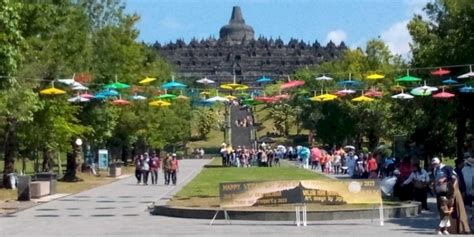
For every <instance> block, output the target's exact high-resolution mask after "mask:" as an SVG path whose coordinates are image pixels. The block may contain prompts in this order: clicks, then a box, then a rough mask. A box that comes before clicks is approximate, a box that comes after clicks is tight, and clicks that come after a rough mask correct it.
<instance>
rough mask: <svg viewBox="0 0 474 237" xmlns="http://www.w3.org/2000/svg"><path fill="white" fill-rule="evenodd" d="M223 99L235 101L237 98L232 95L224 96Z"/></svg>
mask: <svg viewBox="0 0 474 237" xmlns="http://www.w3.org/2000/svg"><path fill="white" fill-rule="evenodd" d="M224 97H225V98H227V99H228V100H236V99H237V97H235V96H233V95H226V96H224Z"/></svg>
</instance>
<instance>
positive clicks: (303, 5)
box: [125, 0, 429, 55]
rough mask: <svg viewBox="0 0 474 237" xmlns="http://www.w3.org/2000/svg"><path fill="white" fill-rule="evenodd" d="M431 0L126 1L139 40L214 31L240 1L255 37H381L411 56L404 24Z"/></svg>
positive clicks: (356, 40) (353, 40)
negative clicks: (136, 16) (137, 18)
mask: <svg viewBox="0 0 474 237" xmlns="http://www.w3.org/2000/svg"><path fill="white" fill-rule="evenodd" d="M428 1H429V0H240V1H237V0H126V1H125V2H126V6H127V8H126V10H127V12H130V13H137V14H139V15H140V16H141V20H140V22H139V24H138V29H139V30H140V36H139V39H140V40H143V41H145V42H148V43H151V42H155V41H158V42H161V43H166V42H169V41H174V40H176V39H178V38H181V39H184V40H186V41H187V42H189V40H190V39H191V38H193V37H196V38H198V39H201V38H207V37H208V36H215V37H216V38H218V36H219V29H220V27H222V26H223V25H225V24H227V23H228V21H229V18H230V14H231V11H232V6H240V7H241V9H242V13H243V16H244V19H245V21H246V23H247V24H249V25H251V26H252V27H253V28H254V30H255V34H256V36H259V35H262V36H266V37H274V38H276V37H281V38H282V39H283V40H284V41H285V42H287V41H288V40H289V39H290V38H298V39H302V40H304V41H307V42H314V41H315V40H318V41H319V42H320V43H322V44H325V43H327V42H328V40H329V39H331V40H333V41H335V42H340V41H341V40H343V41H344V42H345V43H346V45H348V46H350V47H356V46H362V47H363V46H364V45H365V42H367V40H369V39H373V38H377V37H380V38H381V39H383V40H384V41H385V42H386V43H387V44H388V46H389V47H390V49H391V50H392V51H393V52H395V53H398V54H402V55H407V54H408V51H409V47H408V43H409V42H410V36H409V34H408V32H407V29H406V23H407V22H408V21H409V20H410V19H411V18H412V16H413V14H415V13H421V9H422V8H423V6H424V5H425V4H426V2H428Z"/></svg>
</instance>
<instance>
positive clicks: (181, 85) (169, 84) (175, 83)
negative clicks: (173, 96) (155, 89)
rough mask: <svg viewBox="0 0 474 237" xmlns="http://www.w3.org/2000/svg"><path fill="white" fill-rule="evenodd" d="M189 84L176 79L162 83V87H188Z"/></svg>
mask: <svg viewBox="0 0 474 237" xmlns="http://www.w3.org/2000/svg"><path fill="white" fill-rule="evenodd" d="M186 87H187V86H186V85H185V84H183V83H179V82H175V81H170V82H167V83H165V84H163V85H161V88H163V89H183V88H186Z"/></svg>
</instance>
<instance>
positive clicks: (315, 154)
mask: <svg viewBox="0 0 474 237" xmlns="http://www.w3.org/2000/svg"><path fill="white" fill-rule="evenodd" d="M320 157H321V151H320V150H319V149H318V147H316V146H314V147H313V148H311V169H312V170H314V169H317V168H318V166H319V158H320Z"/></svg>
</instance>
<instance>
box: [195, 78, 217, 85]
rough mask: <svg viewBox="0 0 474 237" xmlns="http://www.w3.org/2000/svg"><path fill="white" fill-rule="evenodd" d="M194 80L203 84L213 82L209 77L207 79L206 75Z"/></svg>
mask: <svg viewBox="0 0 474 237" xmlns="http://www.w3.org/2000/svg"><path fill="white" fill-rule="evenodd" d="M196 82H197V83H201V84H205V85H207V84H213V83H215V81H213V80H211V79H208V78H207V77H204V78H202V79H199V80H197V81H196Z"/></svg>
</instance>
